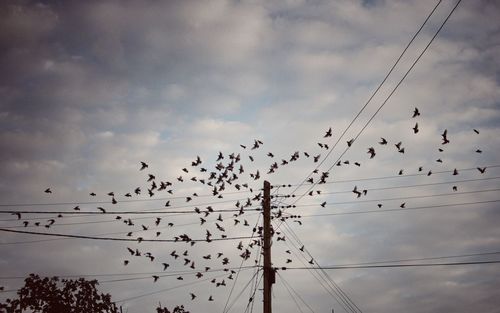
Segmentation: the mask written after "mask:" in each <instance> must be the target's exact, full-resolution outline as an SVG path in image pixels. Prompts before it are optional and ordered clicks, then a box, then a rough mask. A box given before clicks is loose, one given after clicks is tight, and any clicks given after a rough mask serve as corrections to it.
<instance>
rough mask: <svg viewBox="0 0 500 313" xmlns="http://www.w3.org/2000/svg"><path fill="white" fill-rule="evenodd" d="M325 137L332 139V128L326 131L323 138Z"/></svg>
mask: <svg viewBox="0 0 500 313" xmlns="http://www.w3.org/2000/svg"><path fill="white" fill-rule="evenodd" d="M327 137H332V128H331V127H330V128H329V129H328V130H327V131H326V134H325V135H324V136H323V138H327Z"/></svg>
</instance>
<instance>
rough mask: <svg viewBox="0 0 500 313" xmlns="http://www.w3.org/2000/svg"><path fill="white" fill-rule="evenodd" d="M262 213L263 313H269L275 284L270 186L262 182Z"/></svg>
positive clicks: (266, 182)
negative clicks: (272, 264) (272, 289)
mask: <svg viewBox="0 0 500 313" xmlns="http://www.w3.org/2000/svg"><path fill="white" fill-rule="evenodd" d="M262 210H263V213H264V229H263V230H264V242H263V252H264V311H263V313H271V312H272V307H271V287H272V284H274V282H275V273H274V270H273V268H272V267H271V236H272V233H271V184H270V183H269V182H268V181H264V201H263V203H262Z"/></svg>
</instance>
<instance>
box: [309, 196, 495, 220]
mask: <svg viewBox="0 0 500 313" xmlns="http://www.w3.org/2000/svg"><path fill="white" fill-rule="evenodd" d="M499 201H500V199H497V200H488V201H476V202H466V203H450V204H436V205H429V206H420V207H408V208H394V209H383V210H369V211H349V212H338V213H324V214H308V215H307V214H306V215H302V214H301V215H300V216H301V217H313V216H333V215H352V214H369V213H386V212H397V211H411V210H424V209H433V208H443V207H453V206H464V205H476V204H485V203H495V202H499Z"/></svg>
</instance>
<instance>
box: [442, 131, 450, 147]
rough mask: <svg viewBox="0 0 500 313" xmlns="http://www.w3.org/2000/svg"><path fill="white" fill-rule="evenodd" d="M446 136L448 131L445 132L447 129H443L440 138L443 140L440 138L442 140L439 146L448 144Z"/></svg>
mask: <svg viewBox="0 0 500 313" xmlns="http://www.w3.org/2000/svg"><path fill="white" fill-rule="evenodd" d="M447 135H448V130H447V129H445V130H444V131H443V133H442V134H441V137H443V138H442V139H443V142H442V143H441V144H443V145H445V144H447V143H450V141H449V140H448V137H447Z"/></svg>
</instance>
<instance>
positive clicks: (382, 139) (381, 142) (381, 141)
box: [379, 137, 387, 145]
mask: <svg viewBox="0 0 500 313" xmlns="http://www.w3.org/2000/svg"><path fill="white" fill-rule="evenodd" d="M379 144H381V145H386V144H387V140H386V139H385V138H383V137H380V141H379Z"/></svg>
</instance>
